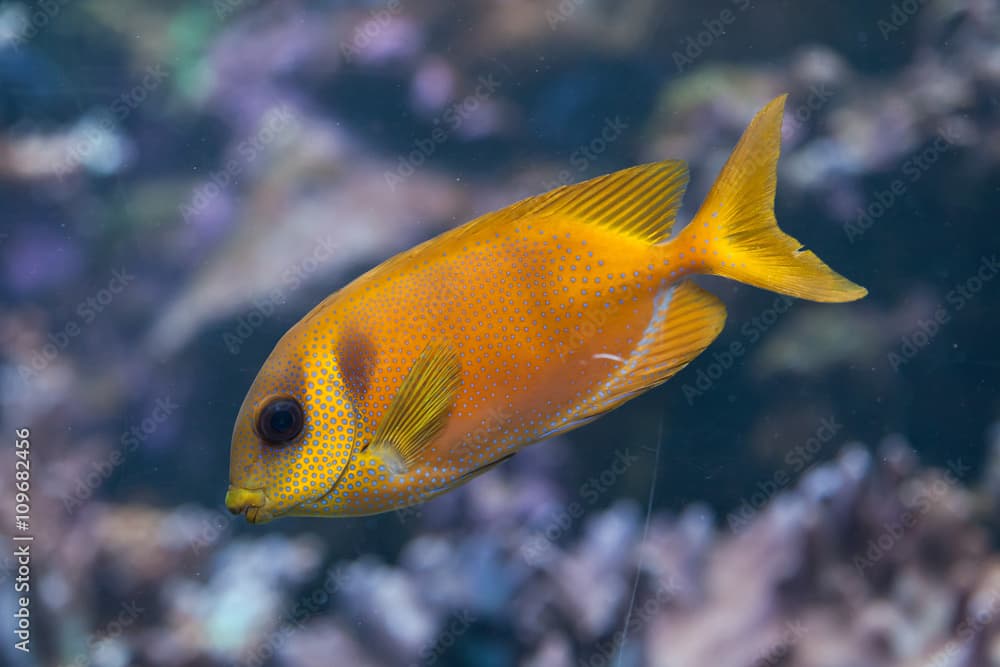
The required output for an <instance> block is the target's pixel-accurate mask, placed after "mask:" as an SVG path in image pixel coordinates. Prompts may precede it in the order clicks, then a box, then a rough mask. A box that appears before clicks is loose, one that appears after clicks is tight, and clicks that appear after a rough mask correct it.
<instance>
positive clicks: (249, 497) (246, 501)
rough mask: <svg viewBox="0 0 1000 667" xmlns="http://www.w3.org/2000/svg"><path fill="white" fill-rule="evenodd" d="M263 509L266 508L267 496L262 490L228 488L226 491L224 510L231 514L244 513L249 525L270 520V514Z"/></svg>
mask: <svg viewBox="0 0 1000 667" xmlns="http://www.w3.org/2000/svg"><path fill="white" fill-rule="evenodd" d="M265 507H267V495H266V494H265V493H264V491H263V490H262V489H243V488H240V487H238V486H230V487H229V490H227V491H226V509H228V510H229V511H230V512H232V513H233V514H242V513H243V512H246V517H247V521H248V522H250V523H265V522H267V521H270V520H271V514H270V512H267V511H265V509H264V508H265Z"/></svg>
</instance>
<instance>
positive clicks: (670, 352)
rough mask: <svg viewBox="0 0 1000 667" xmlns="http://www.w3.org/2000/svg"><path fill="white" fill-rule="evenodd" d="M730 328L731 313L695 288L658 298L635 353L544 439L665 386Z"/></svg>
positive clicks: (685, 285) (674, 288)
mask: <svg viewBox="0 0 1000 667" xmlns="http://www.w3.org/2000/svg"><path fill="white" fill-rule="evenodd" d="M725 322H726V307H725V306H724V305H723V304H722V302H721V301H720V300H719V299H718V298H717V297H716V296H714V295H713V294H711V293H709V292H707V291H705V290H703V289H702V288H700V287H698V286H697V285H695V284H694V283H692V282H689V281H684V282H681V283H679V284H677V285H674V286H671V287H669V288H667V289H665V290H664V291H662V292H661V293H660V295H659V296H658V297H657V299H656V303H655V306H654V308H653V316H652V318H651V319H650V321H649V324H647V326H646V330H645V332H644V333H643V336H642V339H641V340H640V341H639V343H638V344H637V345H636V346H635V348H634V349H633V350H632V353H631V354H630V355H629V356H628V357H627V358H625V359H623V360H622V361H621V365H620V366H619V367H618V368H617V369H615V370H614V371H613V372H612V373H611V375H610V376H609V377H608V378H607V379H606V380H604V381H603V382H602V383H601V384H600V385H598V387H597V389H596V390H594V392H593V393H592V394H591V395H590V397H589V398H587V399H586V400H584V401H583V402H582V403H581V404H580V406H579V407H578V408H577V409H576V410H574V411H572V412H571V413H570V414H568V415H565V416H564V417H563V418H562V419H560V422H559V423H558V424H553V425H552V428H551V429H550V430H549V431H548V432H546V433H545V434H544V437H551V436H553V435H557V434H559V433H563V432H565V431H569V430H571V429H574V428H576V427H578V426H582V425H583V424H585V423H587V422H589V421H591V420H593V419H596V418H597V417H599V416H601V415H603V414H604V413H606V412H608V411H610V410H613V409H615V408H616V407H618V406H619V405H621V404H622V403H624V402H625V401H627V400H629V399H630V398H633V397H634V396H636V395H637V394H641V393H643V392H645V391H647V390H649V389H652V388H653V387H656V386H657V385H660V384H662V383H664V382H666V381H667V380H669V379H670V378H671V377H673V376H674V375H675V374H677V373H678V372H679V371H680V370H681V369H683V368H684V367H685V366H687V365H688V364H689V363H691V361H692V360H693V359H694V358H695V357H697V356H698V355H699V354H701V353H702V352H703V351H704V350H705V348H707V347H708V346H709V345H711V343H712V341H714V340H715V339H716V337H718V335H719V333H720V332H721V331H722V327H723V326H724V325H725Z"/></svg>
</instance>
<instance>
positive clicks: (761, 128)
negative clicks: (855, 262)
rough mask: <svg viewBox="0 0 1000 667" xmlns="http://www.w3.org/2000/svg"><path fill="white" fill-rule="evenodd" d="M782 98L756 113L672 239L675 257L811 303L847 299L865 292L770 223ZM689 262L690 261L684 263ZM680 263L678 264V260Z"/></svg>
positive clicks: (854, 297) (782, 107) (713, 272)
mask: <svg viewBox="0 0 1000 667" xmlns="http://www.w3.org/2000/svg"><path fill="white" fill-rule="evenodd" d="M786 97H787V95H782V96H780V97H778V98H776V99H774V100H772V101H771V102H770V103H769V104H768V105H767V106H765V107H764V108H763V109H761V110H760V111H759V112H758V113H757V115H756V116H754V119H753V120H752V121H751V122H750V125H749V126H747V129H746V131H745V132H744V133H743V136H742V138H740V142H739V143H738V144H737V145H736V148H735V149H733V152H732V155H730V156H729V160H728V161H727V162H726V164H725V166H724V167H723V168H722V172H721V173H720V174H719V178H718V179H717V180H716V181H715V184H714V185H713V186H712V189H711V191H710V192H709V193H708V196H707V197H706V198H705V202H704V203H703V204H702V205H701V208H700V209H699V210H698V213H697V215H695V217H694V220H692V221H691V224H689V225H688V226H687V227H685V228H684V230H682V231H681V233H680V234H679V235H678V237H677V240H676V241H675V243H676V244H677V247H678V248H679V249H680V251H681V252H686V251H687V250H689V249H690V248H695V249H696V252H699V251H707V252H703V253H702V254H701V255H699V259H698V261H697V263H698V264H701V261H700V260H702V259H704V267H703V268H702V267H700V268H699V269H698V270H701V271H703V272H705V273H711V274H713V275H717V276H724V277H726V278H732V279H734V280H739V281H740V282H744V283H747V284H749V285H754V286H755V287H762V288H764V289H768V290H771V291H773V292H779V293H781V294H788V295H791V296H795V297H799V298H803V299H811V300H813V301H853V300H855V299H860V298H861V297H863V296H864V295H865V294H867V290H865V288H863V287H861V286H860V285H856V284H854V283H852V282H851V281H850V280H848V279H847V278H845V277H843V276H841V275H840V274H838V273H837V272H836V271H834V270H833V269H831V268H830V267H829V266H827V265H826V264H824V263H823V261H822V260H821V259H820V258H819V257H817V256H816V255H815V253H813V252H811V251H808V250H803V249H802V243H801V242H799V240H798V239H795V238H793V237H792V236H789V235H788V234H786V233H784V232H783V231H781V229H780V228H779V227H778V222H777V220H775V218H774V193H775V184H776V180H777V174H776V170H777V164H778V155H779V153H780V152H781V120H782V115H783V112H784V106H785V98H786ZM688 261H691V262H692V263H694V261H695V260H694V258H691V259H690V260H688ZM682 263H683V260H682Z"/></svg>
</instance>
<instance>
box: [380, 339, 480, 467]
mask: <svg viewBox="0 0 1000 667" xmlns="http://www.w3.org/2000/svg"><path fill="white" fill-rule="evenodd" d="M460 384H461V365H460V364H459V361H458V355H457V354H456V352H455V348H454V347H453V346H452V344H451V343H450V342H449V341H446V340H441V341H433V342H431V343H428V344H427V347H425V348H424V349H423V351H422V352H421V353H420V356H418V357H417V360H416V361H414V362H413V366H412V367H411V368H410V372H409V373H407V375H406V377H405V378H403V382H402V383H401V384H400V385H399V391H397V392H396V395H395V397H393V399H392V403H390V404H389V409H388V410H386V412H385V414H384V415H382V419H381V421H380V422H379V424H378V427H377V428H376V429H375V435H374V436H373V437H372V441H371V444H370V445H369V446H368V448H367V450H368V452H369V453H370V454H373V455H375V456H378V457H379V458H380V459H382V461H383V462H384V463H385V465H386V467H387V468H388V469H389V470H390V471H391V472H392V473H394V474H399V473H403V472H406V471H407V470H409V469H410V468H411V467H413V465H414V463H416V461H417V459H419V458H420V454H421V452H423V450H424V448H425V447H427V445H428V444H430V442H431V440H433V439H434V436H436V435H437V434H438V432H440V430H441V429H442V428H443V427H444V425H445V421H446V420H447V418H448V413H449V412H450V410H451V406H452V403H453V402H454V399H455V394H456V393H457V392H458V388H459V385H460Z"/></svg>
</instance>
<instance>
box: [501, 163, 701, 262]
mask: <svg viewBox="0 0 1000 667" xmlns="http://www.w3.org/2000/svg"><path fill="white" fill-rule="evenodd" d="M687 183H688V170H687V165H686V164H685V163H684V162H683V161H682V160H667V161H664V162H652V163H650V164H643V165H639V166H637V167H631V168H629V169H622V170H621V171H616V172H614V173H611V174H606V175H604V176H598V177H597V178H592V179H590V180H587V181H584V182H582V183H577V184H575V185H566V186H563V187H561V188H557V189H555V190H553V191H552V192H549V193H546V194H543V195H538V196H537V197H533V198H532V199H530V200H525V201H524V202H521V204H515V206H518V207H519V208H518V210H517V213H518V215H522V214H528V215H532V216H549V215H565V216H568V217H571V218H574V219H577V220H580V221H582V222H587V223H592V224H596V225H602V226H604V227H607V228H608V229H612V230H614V231H617V232H620V233H621V234H625V235H627V236H632V237H634V238H637V239H641V240H644V241H647V242H649V243H659V242H660V241H664V240H666V239H667V238H668V237H669V236H670V231H671V229H672V228H673V224H674V218H675V217H676V216H677V209H678V208H680V204H681V200H682V199H683V198H684V191H685V190H686V189H687ZM521 205H527V206H525V209H526V210H525V209H521V208H520V206H521ZM505 210H506V209H505Z"/></svg>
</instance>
